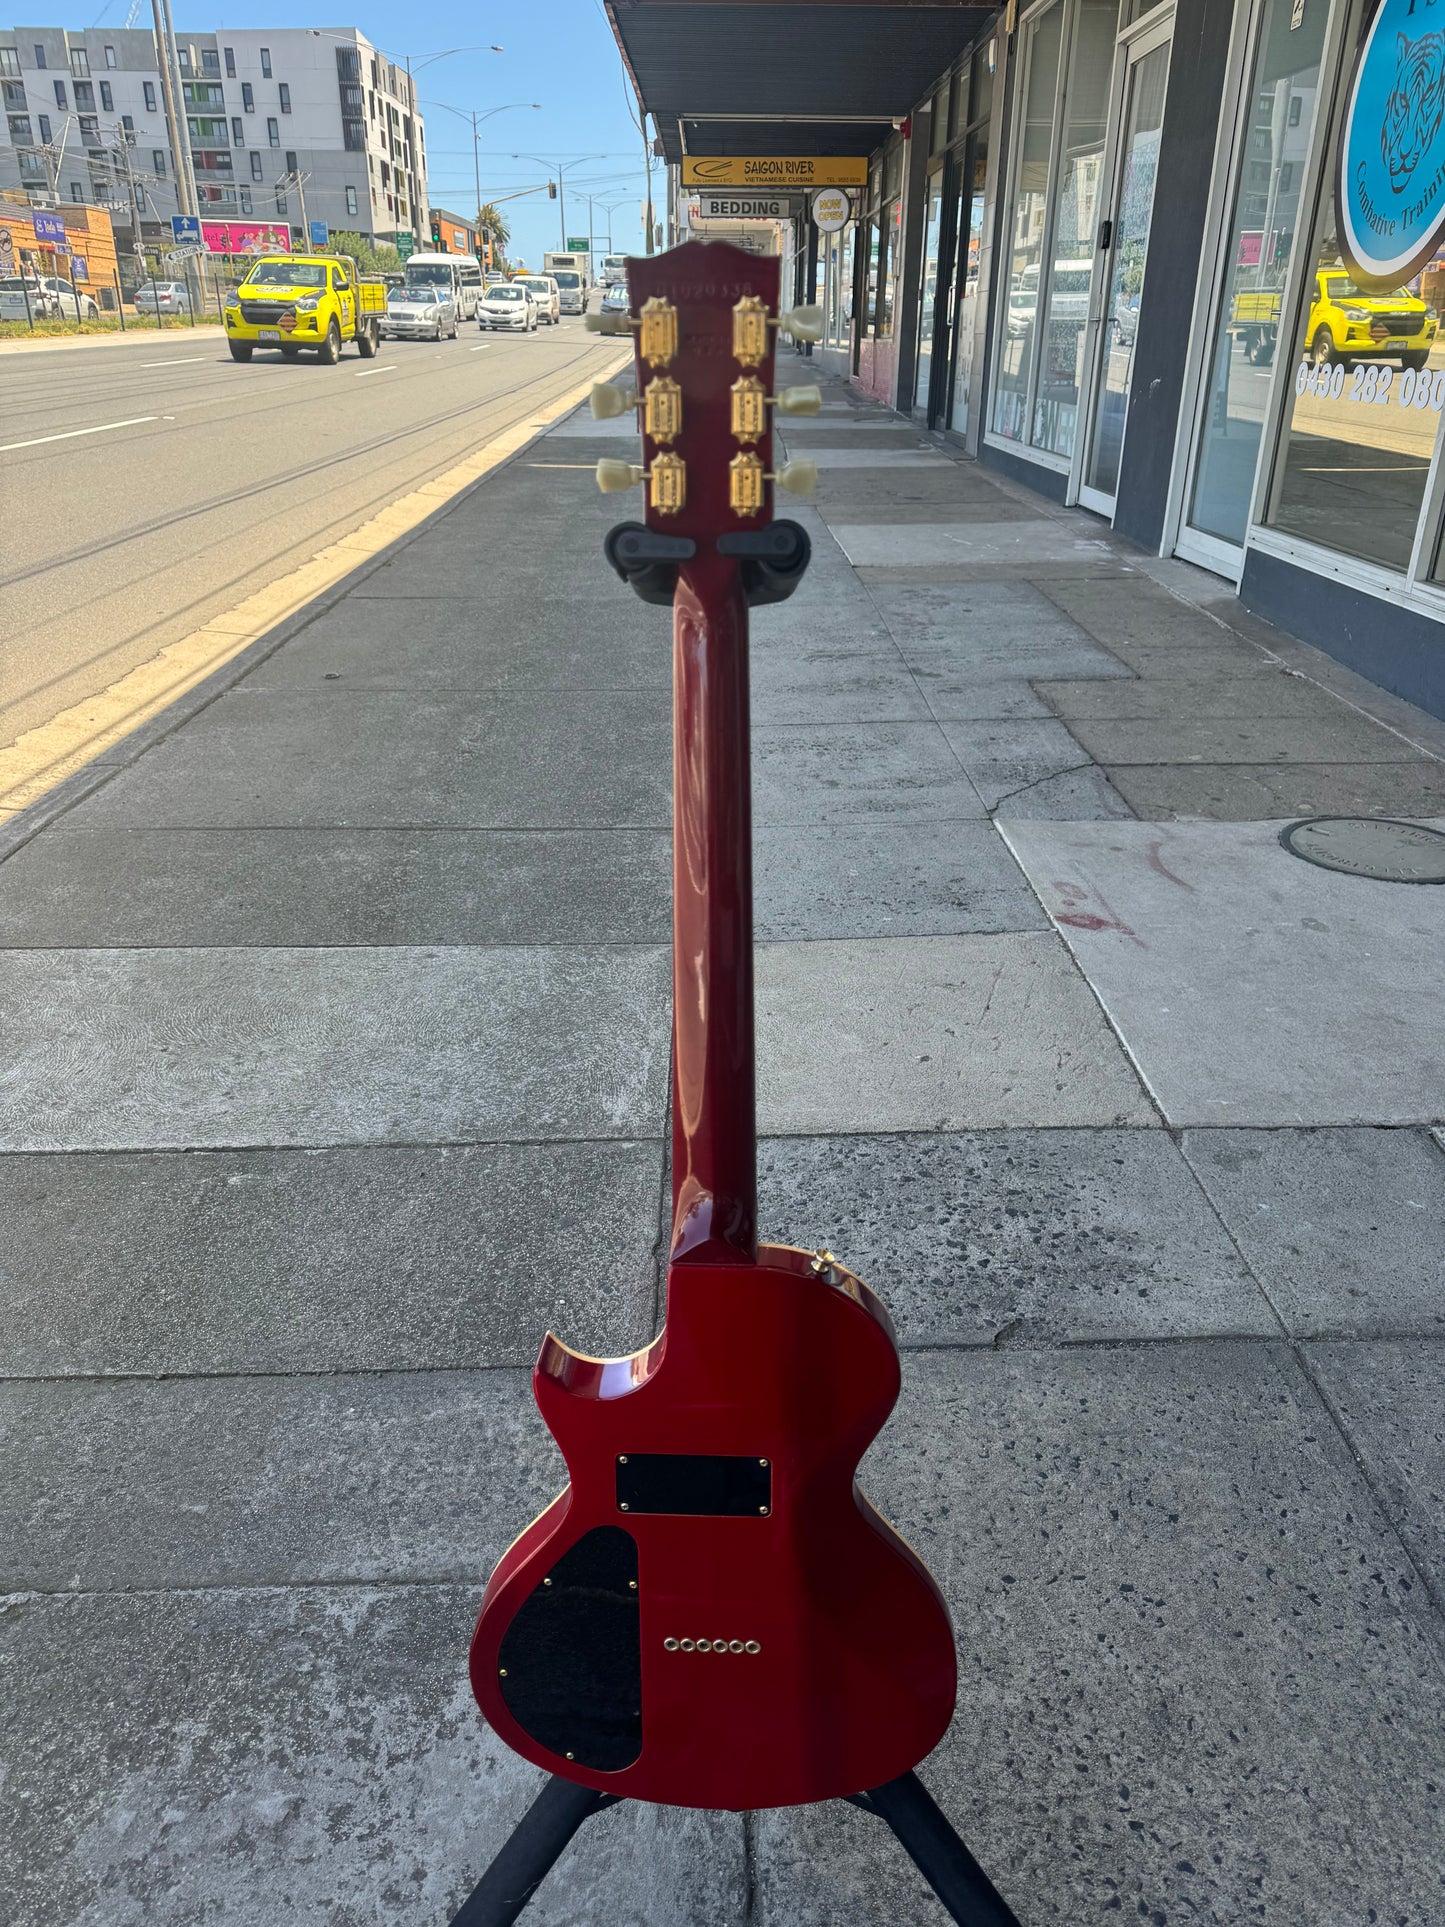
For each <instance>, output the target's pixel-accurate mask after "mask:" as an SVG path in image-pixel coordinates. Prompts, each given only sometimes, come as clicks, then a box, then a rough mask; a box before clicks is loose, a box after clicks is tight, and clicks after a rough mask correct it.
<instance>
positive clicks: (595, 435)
mask: <svg viewBox="0 0 1445 1927" xmlns="http://www.w3.org/2000/svg"><path fill="white" fill-rule="evenodd" d="M599 440H614V441H620V442H632V443H633V444H634V445H637V444H638V440H639V438H638V429H637V417H636V415H635V414H628V415H613V416H612V417H611V418H610V419H609V420H607V421H603V422H599V421H597V420H596V419H595V417H594V416H593V414H592V412H591V410H590V409H584V410H583V412H582V413H581V414H580V415H571V416H569V417H568V419H567V420H566V421H565V422H558V424H557V426H556V427H555V428H551V429H549V430H548V431H547V433H546V434H545V435H544V436H543V437H542V439H541V441H540V442H539V443H538V444H537V448H538V449H539V450H540V451H543V452H542V453H541V454H540V455H538V456H537V457H536V458H535V459H539V460H543V461H545V460H546V453H545V451H547V450H548V449H550V447H551V445H552V443H553V442H593V441H599Z"/></svg>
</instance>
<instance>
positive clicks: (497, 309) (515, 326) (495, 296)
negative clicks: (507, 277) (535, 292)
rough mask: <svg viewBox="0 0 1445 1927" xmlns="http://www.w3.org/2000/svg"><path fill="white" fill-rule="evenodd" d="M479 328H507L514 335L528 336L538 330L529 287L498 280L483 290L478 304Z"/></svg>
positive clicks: (535, 305)
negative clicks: (495, 283) (491, 286)
mask: <svg viewBox="0 0 1445 1927" xmlns="http://www.w3.org/2000/svg"><path fill="white" fill-rule="evenodd" d="M477 326H478V327H479V328H510V329H512V330H513V331H514V332H515V333H517V334H531V333H534V332H535V331H536V327H537V303H536V301H535V300H534V299H533V296H532V291H531V289H530V288H527V287H524V286H523V285H522V283H521V282H520V281H499V282H498V283H497V285H496V287H494V288H487V289H485V290H484V291H483V294H482V298H481V300H480V301H479V302H478V303H477Z"/></svg>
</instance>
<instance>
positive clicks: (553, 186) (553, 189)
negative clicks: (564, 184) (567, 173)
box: [547, 181, 557, 201]
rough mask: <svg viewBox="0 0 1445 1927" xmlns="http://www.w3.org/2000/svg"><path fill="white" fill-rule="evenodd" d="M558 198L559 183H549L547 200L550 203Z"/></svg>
mask: <svg viewBox="0 0 1445 1927" xmlns="http://www.w3.org/2000/svg"><path fill="white" fill-rule="evenodd" d="M556 198H557V183H556V182H555V181H548V183H547V199H548V200H549V201H555V200H556Z"/></svg>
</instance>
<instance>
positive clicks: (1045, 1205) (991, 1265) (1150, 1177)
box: [758, 1130, 1280, 1346]
mask: <svg viewBox="0 0 1445 1927" xmlns="http://www.w3.org/2000/svg"><path fill="white" fill-rule="evenodd" d="M758 1186H759V1199H760V1204H759V1212H760V1221H761V1223H762V1225H763V1226H764V1229H765V1232H766V1235H767V1236H768V1237H769V1238H772V1239H776V1240H777V1241H778V1242H780V1243H783V1244H801V1245H803V1246H805V1247H806V1248H808V1249H810V1250H816V1249H817V1248H818V1247H819V1246H821V1245H827V1246H829V1247H830V1248H831V1249H833V1250H834V1251H836V1252H838V1254H839V1255H840V1257H842V1258H844V1259H845V1260H846V1262H847V1263H848V1264H849V1265H850V1266H851V1267H852V1268H853V1269H854V1270H855V1271H856V1272H858V1274H859V1275H860V1276H861V1277H863V1278H866V1279H867V1281H868V1283H869V1284H870V1285H872V1287H873V1289H874V1290H875V1291H876V1292H878V1293H879V1295H880V1296H881V1297H882V1299H883V1302H884V1304H885V1305H887V1307H888V1310H889V1312H890V1314H891V1316H892V1319H893V1323H894V1326H895V1327H896V1329H897V1332H898V1337H899V1342H900V1343H901V1344H903V1345H906V1346H911V1345H923V1346H937V1345H996V1344H1019V1345H1036V1344H1049V1343H1056V1342H1057V1343H1069V1342H1073V1341H1076V1340H1080V1339H1083V1340H1094V1339H1118V1338H1203V1337H1218V1336H1228V1335H1236V1336H1238V1335H1247V1334H1253V1335H1258V1336H1263V1337H1275V1336H1277V1335H1278V1333H1279V1330H1280V1327H1279V1322H1278V1320H1277V1319H1276V1318H1275V1316H1274V1313H1273V1312H1272V1311H1271V1309H1270V1306H1269V1303H1268V1300H1267V1299H1266V1298H1265V1296H1264V1294H1263V1292H1261V1290H1260V1289H1259V1287H1258V1285H1257V1284H1256V1283H1255V1281H1254V1280H1253V1278H1252V1277H1251V1276H1250V1274H1249V1271H1248V1269H1247V1268H1246V1267H1245V1265H1244V1264H1243V1263H1242V1262H1241V1260H1240V1257H1239V1254H1238V1252H1237V1251H1236V1250H1235V1248H1234V1246H1233V1244H1232V1243H1231V1241H1230V1239H1229V1237H1228V1235H1227V1234H1226V1232H1225V1230H1224V1228H1223V1226H1222V1225H1221V1224H1220V1223H1219V1220H1218V1219H1217V1218H1216V1217H1215V1215H1214V1213H1213V1212H1212V1211H1211V1210H1210V1208H1209V1205H1208V1203H1207V1202H1206V1200H1205V1198H1204V1196H1203V1194H1202V1192H1201V1191H1200V1189H1199V1186H1198V1184H1197V1183H1196V1181H1195V1179H1194V1175H1193V1173H1192V1172H1191V1171H1190V1169H1189V1167H1188V1165H1187V1164H1186V1163H1185V1161H1184V1159H1183V1157H1182V1156H1181V1154H1180V1152H1179V1149H1178V1147H1177V1146H1176V1145H1175V1144H1174V1142H1173V1141H1172V1139H1171V1138H1169V1137H1168V1136H1167V1135H1166V1134H1165V1133H1164V1132H1163V1131H1071V1130H1062V1131H1060V1130H1050V1131H1027V1130H1024V1131H1016V1130H1005V1131H968V1132H958V1133H953V1134H948V1135H939V1136H934V1135H927V1136H917V1137H914V1136H897V1137H793V1138H765V1139H764V1140H763V1142H762V1144H761V1145H760V1146H759V1175H758Z"/></svg>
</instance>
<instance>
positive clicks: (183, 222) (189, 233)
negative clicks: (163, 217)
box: [171, 214, 201, 248]
mask: <svg viewBox="0 0 1445 1927" xmlns="http://www.w3.org/2000/svg"><path fill="white" fill-rule="evenodd" d="M171 233H172V235H173V236H174V237H175V243H176V246H177V247H180V246H181V244H182V242H185V241H189V242H192V243H193V244H194V245H195V246H196V247H197V248H199V247H200V245H201V217H200V215H199V214H173V215H172V216H171Z"/></svg>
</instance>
